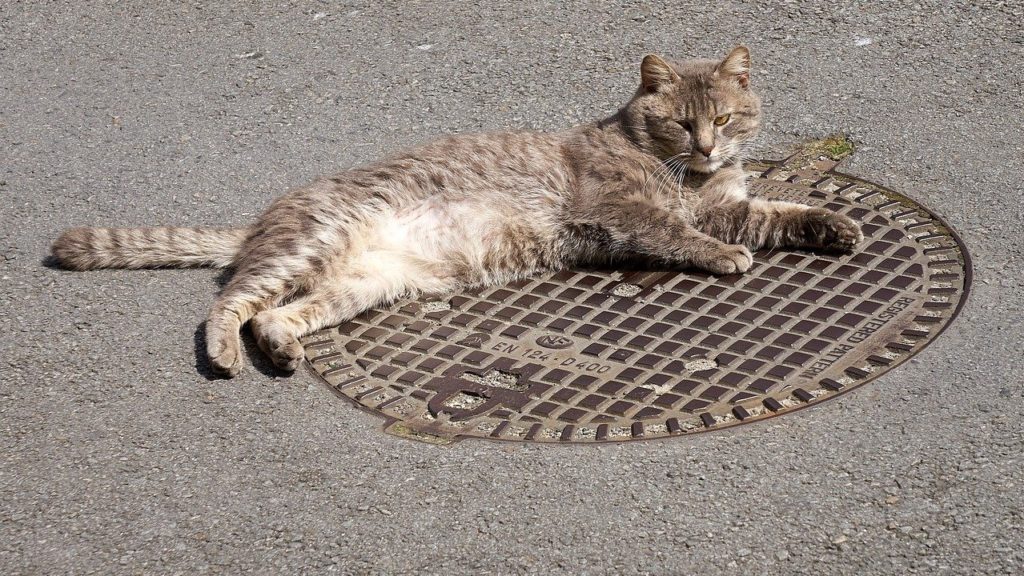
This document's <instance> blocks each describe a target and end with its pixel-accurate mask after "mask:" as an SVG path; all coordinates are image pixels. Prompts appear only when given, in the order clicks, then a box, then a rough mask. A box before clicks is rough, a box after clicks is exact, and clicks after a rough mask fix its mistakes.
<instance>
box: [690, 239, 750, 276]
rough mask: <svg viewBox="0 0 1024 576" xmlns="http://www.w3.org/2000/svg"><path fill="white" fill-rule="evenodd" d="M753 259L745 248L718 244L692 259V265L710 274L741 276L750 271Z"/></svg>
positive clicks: (738, 245) (737, 245)
mask: <svg viewBox="0 0 1024 576" xmlns="http://www.w3.org/2000/svg"><path fill="white" fill-rule="evenodd" d="M753 263H754V257H753V256H752V255H751V254H750V250H748V249H747V247H746V246H743V245H740V244H719V245H715V246H711V247H709V248H708V250H706V251H705V252H703V253H701V254H699V255H697V256H696V257H695V258H694V261H693V265H694V266H695V267H696V268H700V269H701V270H706V271H708V272H711V273H712V274H720V275H721V274H742V273H743V272H746V271H747V270H750V266H751V265H752V264H753Z"/></svg>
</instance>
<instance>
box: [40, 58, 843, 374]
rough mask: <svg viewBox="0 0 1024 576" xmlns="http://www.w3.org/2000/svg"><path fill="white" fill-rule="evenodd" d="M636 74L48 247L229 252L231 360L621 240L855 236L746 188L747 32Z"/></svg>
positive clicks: (225, 318)
mask: <svg viewBox="0 0 1024 576" xmlns="http://www.w3.org/2000/svg"><path fill="white" fill-rule="evenodd" d="M640 80H641V82H640V86H639V88H638V89H637V91H636V93H635V94H634V95H633V97H632V99H631V100H630V101H629V102H628V103H627V104H626V105H625V107H623V108H622V109H621V110H619V111H618V112H617V113H615V114H614V115H612V116H611V117H609V118H606V119H604V120H600V121H597V122H592V123H590V124H586V125H583V126H579V127H576V128H572V129H569V130H567V131H564V132H559V133H539V132H505V133H495V134H472V135H458V136H452V137H448V138H444V139H442V140H438V141H435V142H433V143H431V144H427V145H425V146H422V147H420V148H417V149H414V150H411V151H408V152H404V153H401V154H399V155H397V156H394V157H392V158H390V159H387V160H383V161H380V162H377V163H375V164H371V165H368V166H365V167H359V168H353V169H350V170H347V171H345V172H342V173H340V174H337V175H334V176H330V177H325V178H321V179H318V180H316V181H314V182H313V183H311V184H309V185H308V186H305V187H303V188H299V189H296V190H293V191H291V192H289V193H288V194H286V195H284V196H282V197H280V198H278V199H277V200H275V201H274V202H273V203H272V204H271V205H270V207H269V208H268V209H267V211H266V212H265V213H264V214H263V215H262V216H261V217H260V218H259V219H258V220H257V221H256V222H255V223H254V224H252V225H251V226H248V227H244V228H221V229H218V228H176V227H160V228H127V229H123V228H74V229H70V230H67V231H65V232H64V233H63V234H62V235H61V236H60V238H58V239H57V241H56V242H55V243H54V244H53V248H52V251H53V255H54V257H55V258H56V260H57V261H58V262H59V263H60V264H61V265H62V266H64V267H66V268H70V269H76V270H87V269H94V268H149V267H164V266H181V267H184V266H213V267H232V268H234V269H235V271H234V275H233V276H232V278H231V280H230V282H228V284H227V285H226V286H225V287H224V289H223V291H222V293H221V294H220V296H219V298H218V299H217V301H216V302H215V303H214V305H213V308H212V310H211V311H210V315H209V318H208V319H207V322H206V342H207V352H208V354H209V358H210V362H211V365H212V367H213V368H214V370H215V371H216V372H218V373H220V374H223V375H226V376H234V375H236V374H238V371H239V369H240V368H241V366H242V353H241V347H240V341H239V332H240V329H241V328H242V326H243V325H245V324H246V323H249V325H250V326H251V329H252V332H253V334H254V335H255V337H256V341H257V342H258V344H259V346H260V347H261V348H262V350H263V351H264V352H265V353H266V354H268V355H269V356H270V357H271V358H272V359H273V362H274V364H275V365H276V366H277V367H278V368H280V369H283V370H294V369H295V368H296V367H297V365H298V364H299V362H300V361H301V360H302V358H303V349H302V346H301V345H300V344H299V338H300V337H302V336H303V335H305V334H308V333H310V332H313V331H315V330H317V329H319V328H322V327H324V326H331V325H336V324H340V323H342V322H345V321H346V320H348V319H350V318H352V317H353V316H356V315H357V314H359V313H361V312H363V311H364V310H367V309H368V308H371V307H374V306H377V305H380V304H382V303H385V302H388V301H390V300H393V299H395V298H398V297H400V296H407V295H411V294H439V293H447V292H452V291H455V290H459V289H460V288H463V287H466V286H470V285H483V284H492V283H500V282H507V281H510V280H512V279H515V278H519V277H523V276H527V275H531V274H536V273H538V272H542V271H549V270H556V269H560V268H565V267H569V266H573V265H576V264H580V263H594V262H609V261H612V260H618V259H625V258H633V259H635V258H640V259H644V260H653V261H660V262H661V263H662V265H672V266H681V267H692V268H695V269H700V270H706V271H708V272H711V273H714V274H734V273H742V272H745V271H746V270H747V269H748V268H750V266H751V263H752V260H751V253H750V250H755V249H758V248H762V247H783V246H790V247H801V248H827V249H834V250H848V249H850V248H852V247H853V246H855V245H856V244H857V243H858V242H860V241H861V240H862V238H863V237H862V235H861V232H860V229H859V227H858V226H857V224H855V223H854V222H853V221H852V220H850V219H849V218H846V217H845V216H842V215H839V214H835V213H833V212H830V211H828V210H824V209H820V208H811V207H809V206H804V205H801V204H793V203H788V202H770V201H764V200H760V199H757V198H748V197H747V187H746V179H747V176H746V174H745V173H744V170H743V167H742V160H743V157H744V154H745V152H746V151H747V147H748V145H749V143H750V142H751V139H753V138H754V136H755V135H756V134H757V131H758V125H759V121H760V114H761V109H760V100H759V99H758V97H757V96H756V95H755V94H754V92H753V90H752V89H751V87H750V53H749V51H748V50H747V48H745V47H743V46H739V47H737V48H735V49H733V50H732V51H731V52H730V53H729V55H728V56H726V57H725V59H723V60H721V61H717V60H691V61H682V62H669V61H666V60H664V59H662V58H660V57H658V56H655V55H649V56H647V57H645V58H644V60H643V63H642V65H641V67H640Z"/></svg>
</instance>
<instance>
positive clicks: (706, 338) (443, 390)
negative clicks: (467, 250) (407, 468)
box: [304, 156, 971, 444]
mask: <svg viewBox="0 0 1024 576" xmlns="http://www.w3.org/2000/svg"><path fill="white" fill-rule="evenodd" d="M798 158H799V156H796V157H794V158H791V159H790V160H787V161H784V162H761V163H758V164H754V165H752V166H751V171H752V172H753V174H754V176H755V178H754V179H753V180H752V181H751V190H752V193H753V194H754V195H758V196H761V197H765V198H770V199H780V200H789V201H795V202H801V203H805V204H810V205H815V206H823V207H826V208H829V209H832V210H835V211H838V212H841V213H843V214H846V215H847V216H849V217H851V218H853V219H854V220H857V221H859V222H860V223H861V225H862V227H863V230H864V236H865V240H864V242H863V243H862V244H861V245H860V246H858V247H857V249H856V250H855V251H853V252H852V253H850V254H823V253H818V252H813V253H812V252H806V251H800V250H773V251H767V250H765V251H760V252H758V253H756V254H755V259H754V265H753V266H752V267H751V269H750V270H749V271H748V272H747V273H745V274H741V275H730V276H720V277H715V276H711V275H709V274H705V273H701V272H695V271H663V270H662V271H638V270H633V271H602V270H569V271H563V272H558V273H553V274H548V275H545V276H540V277H533V278H529V279H526V280H522V281H519V282H515V283H513V284H510V285H504V286H492V287H487V288H482V289H478V290H473V291H469V292H466V293H463V294H459V295H455V296H453V297H451V298H450V299H446V300H443V301H413V300H404V301H399V302H397V303H395V304H394V305H392V306H387V307H382V308H379V309H375V310H372V311H369V312H367V313H365V314H363V315H362V316H360V317H358V318H356V319H354V320H353V321H351V322H348V323H346V324H344V325H342V326H340V327H337V328H332V329H329V330H324V331H321V332H318V333H316V334H313V335H310V336H309V337H307V338H305V339H304V345H305V348H306V356H307V358H308V365H309V366H310V367H311V368H312V371H313V372H315V373H316V374H318V375H319V376H320V377H321V378H322V380H323V381H324V382H325V383H326V384H327V385H328V386H329V387H330V388H331V389H332V390H333V391H335V392H336V393H337V394H339V395H340V396H342V397H344V398H348V399H350V400H351V401H353V402H354V403H355V404H356V405H357V406H359V407H362V408H364V409H367V410H369V411H370V412H372V413H375V414H378V415H380V416H383V417H384V418H385V424H384V426H385V430H386V431H387V432H390V433H393V434H397V435H399V436H404V437H407V438H414V439H418V440H422V441H427V442H434V443H440V444H446V443H450V442H453V441H455V440H459V439H463V438H471V437H475V438H487V439H495V440H510V441H533V442H551V443H581V442H582V443H587V442H608V441H624V440H636V439H650V438H664V437H671V436H678V435H683V434H687V433H694V432H700V431H705V430H714V429H723V428H728V427H732V426H735V425H738V424H741V423H746V422H752V421H757V420H761V419H764V418H768V417H771V416H775V415H778V414H783V413H787V412H792V411H794V410H797V409H799V408H802V407H804V406H808V405H814V404H818V403H821V402H822V401H824V400H827V399H829V398H833V397H836V396H838V395H840V394H842V393H844V392H847V391H849V390H851V389H853V388H857V387H859V386H861V385H863V384H866V383H867V382H870V381H871V380H874V379H875V378H877V377H879V376H880V375H882V374H884V373H885V372H887V371H888V370H891V369H892V368H894V367H896V366H898V365H899V364H901V363H902V362H904V361H906V360H907V359H908V358H910V357H911V356H913V355H914V354H916V353H918V352H920V351H921V349H923V348H924V347H925V346H926V345H927V344H928V343H930V342H931V341H932V340H934V339H935V337H937V336H938V335H939V334H940V333H941V332H942V331H943V330H944V329H945V328H946V327H947V326H948V325H949V323H950V322H951V321H952V320H953V318H954V317H955V316H956V315H957V314H958V313H959V311H960V309H961V307H962V306H963V304H964V302H965V301H966V298H967V292H968V289H969V287H970V283H971V264H970V257H969V256H968V254H967V250H966V248H965V247H964V245H963V242H962V241H961V240H960V238H959V237H958V236H957V235H956V233H955V232H953V231H952V230H951V229H950V228H949V227H948V226H947V225H946V224H945V223H944V222H943V221H942V220H941V219H940V218H939V217H938V216H936V215H935V214H934V213H932V212H931V211H930V210H928V209H927V208H924V207H923V206H921V205H920V204H918V203H916V202H914V201H913V200H911V199H909V198H907V197H906V196H903V195H901V194H898V193H896V192H893V191H891V190H888V189H886V188H883V187H881V186H878V185H876V184H872V183H869V182H866V181H864V180H860V179H858V178H855V177H852V176H849V175H846V174H843V173H839V172H836V171H834V170H833V168H834V162H833V163H829V162H818V163H813V162H803V163H801V162H800V161H798V160H795V159H798ZM805 158H806V157H805Z"/></svg>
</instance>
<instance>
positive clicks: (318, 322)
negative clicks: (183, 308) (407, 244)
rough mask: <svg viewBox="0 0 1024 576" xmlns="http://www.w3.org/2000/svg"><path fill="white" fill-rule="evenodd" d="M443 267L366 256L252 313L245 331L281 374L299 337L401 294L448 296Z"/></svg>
mask: <svg viewBox="0 0 1024 576" xmlns="http://www.w3.org/2000/svg"><path fill="white" fill-rule="evenodd" d="M444 268H445V267H444V266H438V265H433V264H427V263H423V262H421V261H418V260H416V259H412V258H408V257H404V256H403V255H401V254H396V253H393V252H385V251H380V252H372V251H371V252H367V253H364V254H362V255H360V256H357V257H356V258H354V259H353V260H352V261H350V262H347V263H346V264H345V265H343V266H338V267H337V268H336V269H334V270H331V269H330V268H328V269H327V270H325V271H324V272H323V273H322V274H321V277H320V278H318V279H317V282H316V284H315V285H312V286H310V287H309V288H308V289H307V292H306V293H305V294H303V295H302V296H300V297H298V298H296V299H295V300H293V301H292V302H289V303H287V304H285V305H283V306H280V307H277V308H269V309H266V310H263V311H261V312H259V313H258V314H256V315H255V316H254V317H253V318H252V320H251V322H250V327H251V329H252V332H253V335H254V336H255V337H256V342H257V344H259V346H260V348H261V349H262V350H263V351H264V353H266V354H267V356H269V357H270V358H271V360H273V362H274V365H275V366H277V367H278V368H280V369H281V370H287V371H292V370H295V369H296V368H297V367H298V365H299V363H300V362H301V361H302V358H303V356H304V351H303V348H302V345H301V344H300V343H299V338H301V337H303V336H305V335H306V334H310V333H312V332H315V331H317V330H319V329H321V328H323V327H326V326H335V325H338V324H342V323H344V322H346V321H348V320H350V319H352V318H354V317H355V316H357V315H359V314H360V313H362V312H364V311H366V310H369V309H370V308H373V307H375V306H378V305H380V304H384V303H386V302H390V301H392V300H394V299H396V298H399V297H401V296H405V295H409V294H416V293H426V294H438V293H444V292H450V291H451V290H453V289H455V288H456V286H457V283H456V282H455V280H454V278H453V276H452V275H451V274H448V273H446V272H445V271H444V270H443V269H444Z"/></svg>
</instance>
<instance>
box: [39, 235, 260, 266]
mask: <svg viewBox="0 0 1024 576" xmlns="http://www.w3.org/2000/svg"><path fill="white" fill-rule="evenodd" d="M248 232H249V230H248V229H247V228H178V227H171V226H163V227H158V228H71V229H69V230H65V231H64V233H63V234H61V235H60V238H57V241H56V242H54V243H53V246H52V247H51V249H50V251H51V252H52V254H53V256H54V258H56V259H57V261H58V262H59V263H60V265H61V266H62V267H64V268H68V269H71V270H93V269H96V268H164V267H173V268H186V267H193V266H210V267H214V268H226V267H229V266H231V265H232V264H233V262H234V260H235V255H236V254H238V251H239V249H240V248H241V247H242V243H243V242H244V241H245V238H246V235H247V234H248Z"/></svg>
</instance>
